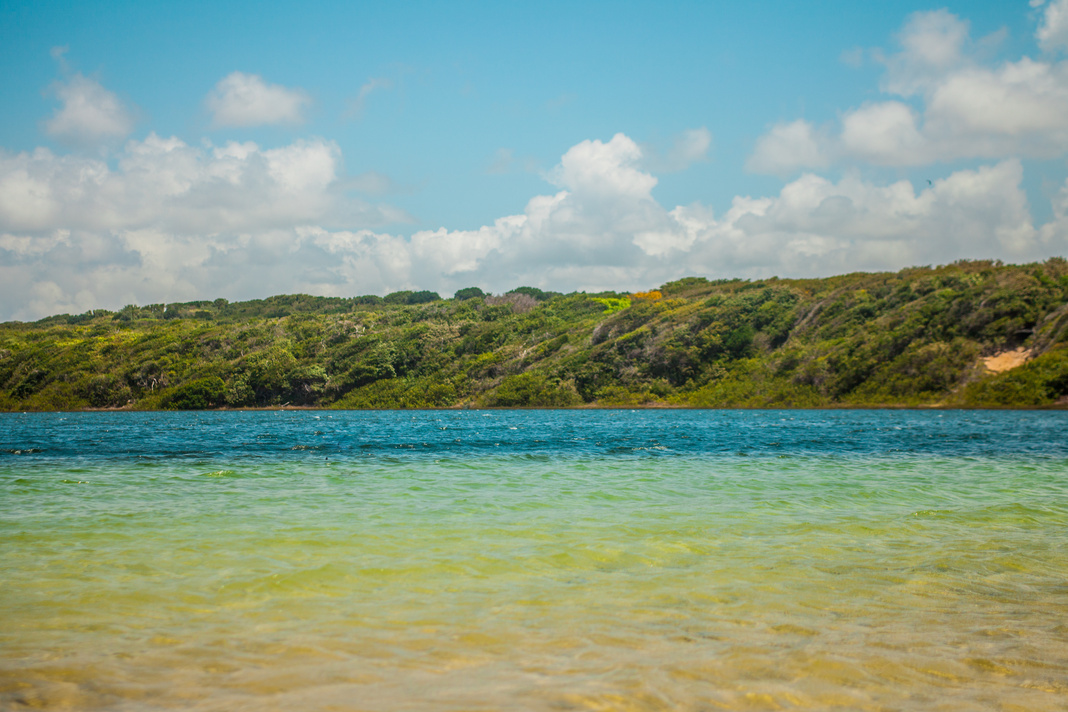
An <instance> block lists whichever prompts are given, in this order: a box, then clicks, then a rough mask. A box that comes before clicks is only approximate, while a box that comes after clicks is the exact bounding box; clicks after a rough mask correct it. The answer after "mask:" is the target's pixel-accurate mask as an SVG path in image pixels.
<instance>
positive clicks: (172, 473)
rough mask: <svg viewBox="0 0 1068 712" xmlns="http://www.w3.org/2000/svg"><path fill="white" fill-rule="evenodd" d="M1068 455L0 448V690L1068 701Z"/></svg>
mask: <svg viewBox="0 0 1068 712" xmlns="http://www.w3.org/2000/svg"><path fill="white" fill-rule="evenodd" d="M1066 471H1068V462H1066V461H1065V459H1063V458H1046V459H1042V458H1030V459H1028V460H1027V461H1026V462H1023V463H1022V464H1021V460H1020V458H996V457H986V458H976V457H949V458H939V457H930V456H903V455H893V456H864V457H859V456H851V457H841V456H811V455H787V456H763V455H758V456H752V455H748V456H743V455H741V454H739V455H737V456H716V457H709V456H696V455H685V456H677V457H671V456H662V455H656V454H655V453H654V454H653V455H643V454H639V455H628V456H622V455H620V456H614V457H586V456H577V457H566V458H562V457H559V456H548V455H541V454H505V455H494V456H480V457H471V456H464V457H449V456H447V455H446V456H434V457H429V456H428V457H414V456H406V455H404V453H401V454H400V455H398V456H396V457H392V456H382V455H375V456H373V457H355V456H353V457H341V456H335V457H333V458H331V459H327V455H324V454H322V453H320V454H319V455H317V456H314V457H313V456H305V457H302V458H296V459H289V460H282V461H272V460H271V459H270V458H265V459H261V460H257V461H250V462H242V461H240V460H234V459H229V460H226V461H219V460H212V459H211V458H204V457H194V458H191V459H190V458H187V459H184V460H175V459H174V458H173V457H168V458H142V459H141V460H137V461H125V460H123V461H116V460H109V461H106V462H94V461H91V460H85V461H80V462H73V461H68V460H63V461H62V462H57V461H49V460H45V459H39V460H32V459H21V460H19V459H17V458H8V459H7V460H4V461H3V462H2V466H0V483H2V485H3V488H4V489H3V494H2V498H0V512H2V513H3V517H2V519H0V527H2V528H0V570H2V571H3V572H4V573H3V581H2V583H0V620H2V621H3V624H2V626H0V708H4V709H35V708H40V709H76V710H171V709H183V710H186V709H188V710H304V709H309V710H491V709H501V710H661V709H672V710H715V709H744V710H777V709H818V710H826V709H830V710H833V709H844V710H1030V711H1035V710H1063V709H1065V707H1066V705H1068V543H1066V542H1068V537H1066V536H1065V532H1066V531H1068V483H1066V480H1065V472H1066Z"/></svg>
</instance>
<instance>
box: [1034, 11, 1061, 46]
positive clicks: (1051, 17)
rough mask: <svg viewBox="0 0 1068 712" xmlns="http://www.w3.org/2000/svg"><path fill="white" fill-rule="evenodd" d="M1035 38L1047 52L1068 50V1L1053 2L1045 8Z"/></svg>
mask: <svg viewBox="0 0 1068 712" xmlns="http://www.w3.org/2000/svg"><path fill="white" fill-rule="evenodd" d="M1035 36H1036V37H1037V38H1038V44H1039V46H1040V47H1042V49H1044V50H1046V51H1047V52H1052V51H1054V50H1057V49H1066V48H1068V0H1053V2H1051V3H1050V4H1049V5H1047V6H1046V10H1045V12H1043V14H1042V22H1041V24H1040V25H1039V27H1038V32H1036V33H1035Z"/></svg>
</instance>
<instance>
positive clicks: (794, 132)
mask: <svg viewBox="0 0 1068 712" xmlns="http://www.w3.org/2000/svg"><path fill="white" fill-rule="evenodd" d="M822 143H825V140H823V139H821V138H820V137H818V136H817V134H816V130H815V129H814V128H813V126H812V124H810V123H809V122H807V121H805V120H804V119H798V120H797V121H792V122H790V123H788V124H786V123H780V124H776V125H775V126H773V127H772V129H771V130H770V131H769V132H768V133H766V134H764V135H763V136H761V137H760V138H759V139H757V144H756V148H755V149H754V150H753V154H752V155H751V156H750V157H749V160H748V161H746V164H745V168H746V170H749V171H753V172H754V173H771V174H774V175H785V174H788V173H791V172H793V171H794V170H796V169H798V168H815V167H819V166H825V165H827V163H828V157H827V154H826V149H825V148H824V147H823V146H821V144H822Z"/></svg>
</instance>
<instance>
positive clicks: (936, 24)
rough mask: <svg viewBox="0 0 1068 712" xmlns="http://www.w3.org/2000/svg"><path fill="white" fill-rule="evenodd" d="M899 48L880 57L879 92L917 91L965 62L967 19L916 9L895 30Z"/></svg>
mask: <svg viewBox="0 0 1068 712" xmlns="http://www.w3.org/2000/svg"><path fill="white" fill-rule="evenodd" d="M897 37H898V42H899V43H900V44H901V51H900V52H898V53H897V54H895V55H893V56H891V57H888V58H883V59H882V61H883V63H884V64H885V65H886V74H885V76H884V77H883V81H882V86H881V88H882V89H883V91H886V92H889V93H891V94H899V95H901V96H911V95H912V94H915V93H917V92H921V91H923V90H925V89H927V88H928V87H930V86H931V85H932V84H933V83H937V82H938V80H939V79H940V78H942V77H944V76H945V75H946V74H947V73H949V72H950V71H952V70H954V69H956V68H957V67H959V66H961V65H963V64H966V63H967V58H966V57H965V54H964V48H965V45H966V43H967V42H968V39H969V37H968V22H967V21H965V20H961V19H960V18H959V17H957V16H956V15H953V14H951V13H950V12H949V11H948V10H934V11H930V12H916V13H913V14H912V15H910V16H909V18H908V20H906V21H905V26H904V27H903V28H902V29H901V32H900V33H898V36H897Z"/></svg>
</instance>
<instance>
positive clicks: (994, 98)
mask: <svg viewBox="0 0 1068 712" xmlns="http://www.w3.org/2000/svg"><path fill="white" fill-rule="evenodd" d="M1066 28H1068V0H1058V1H1057V2H1055V3H1052V4H1050V5H1049V6H1047V7H1046V9H1045V14H1044V20H1043V24H1042V25H1041V26H1040V27H1039V29H1038V31H1037V34H1036V36H1037V38H1038V40H1039V42H1040V44H1041V45H1042V46H1043V47H1044V48H1047V49H1049V48H1052V47H1054V46H1060V44H1059V43H1061V40H1060V39H1057V38H1059V37H1062V34H1059V33H1065V32H1068V29H1066ZM897 38H898V41H899V44H900V50H899V51H898V52H896V53H894V54H891V55H888V56H887V55H878V59H879V61H880V62H881V63H882V64H883V65H884V66H885V68H886V71H885V74H884V76H883V79H882V81H881V83H880V89H881V90H882V91H884V92H886V93H887V94H891V95H896V96H897V97H900V99H888V100H885V101H875V102H870V103H868V104H865V105H863V106H860V107H857V108H853V109H849V110H847V111H845V112H843V113H842V115H841V117H840V125H839V128H838V131H837V132H835V131H828V132H827V133H826V135H823V136H817V135H816V134H814V132H813V130H812V127H811V126H810V125H809V124H807V123H806V122H804V121H795V122H793V123H781V124H777V125H776V126H775V127H773V128H772V129H771V130H770V131H769V132H768V133H767V134H765V135H764V136H762V137H761V138H760V139H758V140H757V143H756V146H755V148H754V151H753V154H752V156H751V158H750V160H749V163H748V165H747V167H748V168H749V169H750V170H752V171H756V172H763V173H773V174H781V173H784V172H790V171H791V170H796V169H798V168H802V167H806V168H816V167H821V166H825V165H827V164H828V163H829V162H839V163H846V164H849V163H857V162H863V163H870V164H875V165H883V166H918V165H927V164H931V163H937V162H952V161H956V160H961V159H973V158H983V159H1005V158H1010V157H1017V156H1025V157H1034V158H1043V159H1046V158H1053V157H1057V156H1063V155H1065V154H1068V119H1066V118H1065V117H1068V62H1064V61H1059V62H1057V61H1048V60H1038V59H1033V58H1031V57H1021V58H1020V59H1018V60H1016V61H1009V62H1004V63H1001V64H999V65H997V66H986V65H984V64H983V63H982V62H980V61H979V53H978V52H977V51H974V50H975V47H976V45H977V43H974V42H972V40H971V39H970V37H969V28H968V23H967V22H966V21H964V20H962V19H960V18H958V17H957V16H955V15H953V14H951V13H949V12H948V11H946V10H936V11H933V12H920V13H915V14H914V15H912V16H910V18H909V19H908V21H907V22H906V23H905V26H904V27H903V29H902V30H901V32H900V33H899V34H898V36H897ZM979 44H981V43H979Z"/></svg>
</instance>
